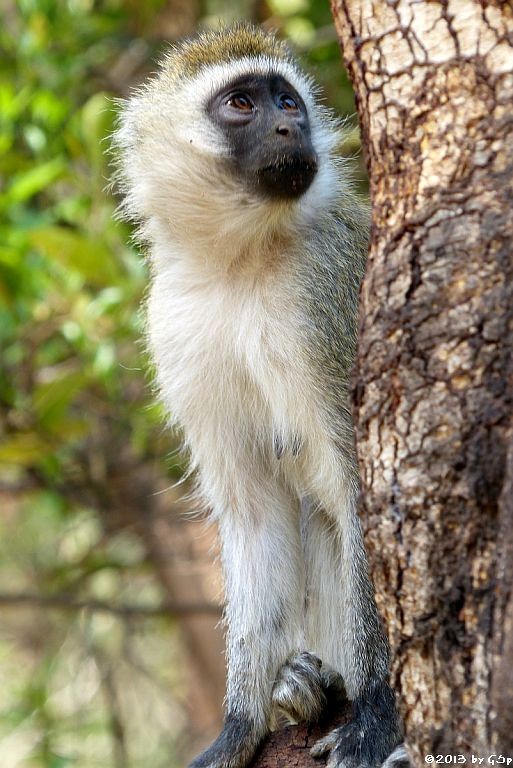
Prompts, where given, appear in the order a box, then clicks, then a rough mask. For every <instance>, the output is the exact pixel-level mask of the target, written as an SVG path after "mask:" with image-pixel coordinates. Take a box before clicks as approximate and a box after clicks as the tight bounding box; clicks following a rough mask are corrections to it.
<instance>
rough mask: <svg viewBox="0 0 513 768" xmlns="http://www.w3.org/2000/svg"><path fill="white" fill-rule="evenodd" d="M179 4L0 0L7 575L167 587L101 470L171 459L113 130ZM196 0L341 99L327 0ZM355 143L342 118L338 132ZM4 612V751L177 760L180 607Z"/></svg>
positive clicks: (63, 590) (94, 591)
mask: <svg viewBox="0 0 513 768" xmlns="http://www.w3.org/2000/svg"><path fill="white" fill-rule="evenodd" d="M192 6H194V4H192V5H191V7H192ZM179 7H181V8H182V9H183V7H184V4H183V2H182V3H176V9H175V4H174V3H173V2H167V3H166V2H165V1H164V0H145V2H143V3H138V2H137V1H136V0H126V1H125V2H123V0H101V1H99V0H98V1H96V2H94V1H93V0H18V2H16V3H14V2H12V3H10V2H7V3H5V2H4V7H3V13H2V24H1V26H0V50H1V52H2V53H1V55H0V578H1V587H0V591H1V592H2V594H4V593H7V592H10V593H17V594H18V593H26V594H28V595H29V596H30V595H35V596H36V597H37V595H51V594H56V593H60V594H65V595H67V596H72V597H74V598H84V599H96V600H98V599H101V600H104V601H113V602H114V603H116V602H119V601H120V600H121V601H123V599H124V598H125V597H126V598H127V600H128V599H129V598H130V596H131V595H134V594H136V595H137V599H138V601H139V603H140V604H144V605H148V606H158V605H159V603H160V601H161V600H162V596H163V592H162V587H161V585H160V583H159V581H158V578H157V576H156V574H155V569H154V567H153V565H152V563H151V562H149V561H148V555H147V551H146V549H145V547H144V546H143V544H142V543H141V541H140V539H139V538H138V535H137V533H136V532H135V531H134V530H133V528H130V526H127V525H126V524H124V523H122V524H120V523H119V521H112V520H111V518H110V517H109V515H110V514H111V509H112V507H113V506H114V505H113V502H112V499H113V491H112V487H113V485H115V484H118V485H119V484H120V483H121V484H122V483H123V482H124V483H125V484H126V485H127V486H128V491H126V490H125V491H124V493H125V495H126V494H127V493H130V482H131V480H132V474H131V470H132V469H133V470H134V475H133V477H135V475H136V474H137V471H138V468H140V467H143V466H148V467H150V468H151V472H153V473H155V472H156V473H158V474H159V476H160V477H162V478H163V479H164V481H165V482H169V481H170V479H171V480H172V479H173V477H174V476H175V475H176V473H177V472H178V471H179V469H180V468H179V467H177V466H174V465H171V462H170V460H169V459H168V458H167V459H166V457H167V456H168V454H169V452H170V451H171V450H172V449H173V447H174V445H173V442H172V438H170V437H169V436H166V435H165V434H164V433H163V430H162V428H161V426H160V424H161V414H160V413H159V408H158V407H157V406H155V405H153V404H151V395H150V393H149V391H148V387H147V386H146V383H145V373H144V372H145V371H146V370H147V368H148V366H147V362H146V361H145V359H144V351H143V347H142V345H141V343H140V339H141V337H142V335H143V321H142V319H141V313H140V310H139V306H140V303H141V298H142V296H143V293H144V287H145V284H146V270H145V265H144V262H143V259H142V258H141V256H140V254H139V253H137V252H136V250H135V249H134V248H133V247H132V246H131V245H130V231H129V228H128V227H127V226H126V225H125V224H122V223H120V222H118V221H116V219H115V216H114V213H115V208H116V201H115V199H114V198H113V197H112V195H110V194H109V193H108V192H107V191H106V185H107V181H108V178H109V175H110V169H109V155H108V154H107V149H108V136H109V133H110V132H111V130H112V127H113V121H114V119H115V116H114V108H113V99H114V98H116V97H118V96H119V95H120V93H123V92H126V90H127V89H128V87H129V86H130V80H131V79H133V80H137V79H140V78H141V77H142V76H143V75H144V73H145V72H147V71H149V70H151V68H152V66H153V64H152V61H153V60H154V58H155V57H156V56H157V54H158V51H159V50H160V49H161V48H162V45H163V41H162V40H161V38H160V37H159V33H158V30H159V26H160V24H159V19H165V20H167V22H168V23H169V22H171V27H172V23H174V22H176V21H177V20H178V14H179V12H180V11H179ZM162 14H164V16H162ZM188 14H189V16H190V9H189V11H188ZM194 14H195V21H197V22H198V23H200V22H201V23H203V24H208V23H211V22H212V20H214V19H224V20H229V19H230V18H234V17H241V16H248V15H249V16H251V17H252V18H253V20H257V21H267V22H268V23H269V24H271V25H272V26H278V27H279V28H280V29H281V31H282V32H283V33H284V34H286V35H288V36H289V37H291V38H292V39H293V41H294V42H295V43H296V45H297V47H298V49H299V51H300V52H301V53H303V54H304V56H305V60H306V62H307V65H308V66H309V68H310V69H311V70H312V71H313V72H314V74H315V75H316V76H317V77H318V79H320V80H321V82H322V83H323V85H324V88H325V91H326V93H327V96H328V101H329V102H330V103H331V104H332V105H333V106H335V107H336V108H337V109H338V110H339V111H341V112H344V111H349V112H352V110H353V102H352V94H351V90H350V88H349V85H348V83H347V80H346V79H345V76H344V74H343V72H342V69H341V66H340V59H339V53H338V46H337V43H336V40H335V35H334V30H333V27H332V24H331V16H330V11H329V5H328V3H327V2H319V1H318V0H272V2H271V1H270V2H269V3H249V2H243V0H240V1H239V2H230V3H228V2H224V1H223V2H221V0H217V2H216V1H215V0H212V1H211V2H207V1H206V2H203V3H201V4H199V5H198V6H197V7H196V6H194ZM133 61H135V64H133ZM357 145H358V140H357V135H356V134H355V133H354V132H353V133H352V134H351V135H350V141H349V145H348V146H349V150H350V151H352V150H353V149H355V148H356V147H357ZM127 468H128V469H127ZM166 475H167V477H166ZM134 482H135V480H134ZM120 495H121V498H123V493H122V492H120ZM120 506H122V505H120ZM141 514H143V511H142V510H141ZM0 607H2V606H1V595H0ZM2 611H3V612H4V614H5V616H6V622H5V624H4V628H3V630H2V631H1V633H0V691H1V694H0V764H1V765H2V768H19V767H20V766H27V767H28V766H41V767H42V768H61V767H63V766H68V765H73V766H77V767H78V768H92V766H101V767H102V768H106V766H115V767H116V768H129V767H130V768H138V767H139V766H141V767H142V766H143V765H144V767H145V768H158V767H159V766H166V767H167V768H170V766H173V765H177V766H178V765H180V764H181V758H180V751H179V746H180V735H181V733H182V732H183V729H184V727H185V724H184V713H183V709H182V708H181V707H180V690H181V688H180V686H181V682H180V681H181V677H180V674H179V673H178V672H177V669H180V664H177V654H179V650H178V646H177V643H176V641H173V638H174V637H175V634H176V628H175V626H174V624H173V623H172V622H170V621H169V620H164V619H161V618H158V617H155V618H151V619H148V618H145V619H144V620H141V621H136V620H134V621H132V622H127V621H126V620H123V621H120V620H119V618H117V617H116V616H115V615H108V614H103V613H98V612H94V611H87V610H81V611H78V612H74V613H73V612H71V613H70V612H67V613H63V612H62V611H57V610H53V609H48V608H44V606H38V605H37V601H35V604H34V606H33V607H32V610H31V611H28V612H26V611H20V609H19V607H13V606H11V607H6V606H4V607H2Z"/></svg>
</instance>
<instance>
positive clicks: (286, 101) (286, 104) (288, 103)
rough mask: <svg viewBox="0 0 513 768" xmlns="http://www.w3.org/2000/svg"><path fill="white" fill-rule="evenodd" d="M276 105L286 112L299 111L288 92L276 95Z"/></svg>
mask: <svg viewBox="0 0 513 768" xmlns="http://www.w3.org/2000/svg"><path fill="white" fill-rule="evenodd" d="M278 106H279V108H280V109H284V110H285V111H286V112H299V107H298V105H297V102H296V101H295V100H294V99H293V98H292V96H289V94H288V93H282V94H280V96H278Z"/></svg>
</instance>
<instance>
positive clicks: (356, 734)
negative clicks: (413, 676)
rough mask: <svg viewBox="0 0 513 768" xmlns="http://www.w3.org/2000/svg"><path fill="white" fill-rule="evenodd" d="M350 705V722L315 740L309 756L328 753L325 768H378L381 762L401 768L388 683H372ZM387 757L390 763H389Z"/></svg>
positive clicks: (398, 733) (389, 767) (398, 734)
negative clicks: (351, 706) (351, 707)
mask: <svg viewBox="0 0 513 768" xmlns="http://www.w3.org/2000/svg"><path fill="white" fill-rule="evenodd" d="M352 704H353V713H354V717H353V719H352V720H351V721H350V722H349V723H347V724H346V725H342V726H340V727H339V728H335V730H334V731H331V733H328V735H327V736H324V737H323V738H322V739H319V741H317V742H316V743H315V744H314V746H313V747H312V749H311V750H310V754H311V755H312V756H313V757H322V756H323V755H326V754H327V753H329V759H328V762H327V768H378V766H381V765H382V764H383V762H384V761H387V762H386V764H387V768H405V764H404V758H405V751H404V749H403V750H402V751H401V750H400V749H396V747H398V745H399V743H400V741H401V739H402V735H401V729H400V725H399V719H398V716H397V711H396V708H395V701H394V694H393V692H392V690H391V689H390V687H389V686H388V684H387V683H377V684H374V685H373V686H372V687H369V688H368V689H366V690H365V691H364V693H363V694H362V695H361V696H359V697H358V698H357V699H355V700H354V701H353V702H352ZM391 753H393V755H392V754H391ZM389 757H390V758H392V757H394V760H393V761H392V762H389V760H387V758H389ZM407 765H409V763H407Z"/></svg>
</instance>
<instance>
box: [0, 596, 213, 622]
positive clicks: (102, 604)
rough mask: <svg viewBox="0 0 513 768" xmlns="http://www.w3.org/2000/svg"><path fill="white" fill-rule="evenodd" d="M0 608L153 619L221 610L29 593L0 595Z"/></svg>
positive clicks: (202, 605)
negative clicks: (93, 613)
mask: <svg viewBox="0 0 513 768" xmlns="http://www.w3.org/2000/svg"><path fill="white" fill-rule="evenodd" d="M0 605H11V606H13V607H22V606H24V605H33V606H40V607H44V608H57V609H60V610H64V611H81V610H86V611H96V612H99V613H111V614H115V615H116V616H120V617H123V618H132V617H133V618H152V617H154V616H168V617H169V616H185V615H187V616H190V615H191V614H202V613H210V614H213V615H220V614H221V611H222V608H221V607H220V606H219V605H215V604H214V603H183V604H177V603H162V604H161V605H158V606H145V605H127V604H120V603H109V602H106V601H105V600H95V599H88V600H81V599H78V598H76V597H75V596H74V595H70V594H66V593H65V592H59V593H58V594H53V595H41V594H37V593H35V592H34V593H32V592H18V593H17V594H14V593H13V594H9V593H6V592H0Z"/></svg>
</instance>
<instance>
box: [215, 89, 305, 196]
mask: <svg viewBox="0 0 513 768" xmlns="http://www.w3.org/2000/svg"><path fill="white" fill-rule="evenodd" d="M207 114H208V116H209V117H210V119H211V120H212V121H213V122H214V123H215V124H216V125H217V126H218V128H219V129H220V130H221V131H222V133H223V135H224V137H225V140H226V142H227V145H228V149H229V158H230V160H229V162H230V166H231V168H232V171H233V173H234V174H235V175H236V176H237V177H238V178H239V179H241V180H242V181H243V182H244V184H245V186H246V187H247V188H249V189H251V190H252V191H254V192H257V193H258V194H261V195H263V196H264V197H273V198H296V197H299V196H300V195H302V194H303V193H304V192H306V190H307V189H308V187H309V186H310V184H311V183H312V181H313V179H314V177H315V174H316V173H317V168H318V157H317V153H316V152H315V150H314V148H313V145H312V140H311V136H310V123H309V120H308V114H307V110H306V107H305V104H304V102H303V100H302V98H301V96H300V95H299V94H298V93H297V91H296V90H295V89H294V88H293V86H292V85H290V83H289V82H288V81H287V80H285V79H284V78H283V77H282V76H281V75H278V74H271V75H246V76H242V77H239V78H237V79H235V80H233V81H232V82H231V83H229V84H228V85H226V86H223V88H222V89H221V90H219V91H218V92H217V93H216V94H214V96H213V97H212V98H211V99H210V100H209V102H208V104H207Z"/></svg>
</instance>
